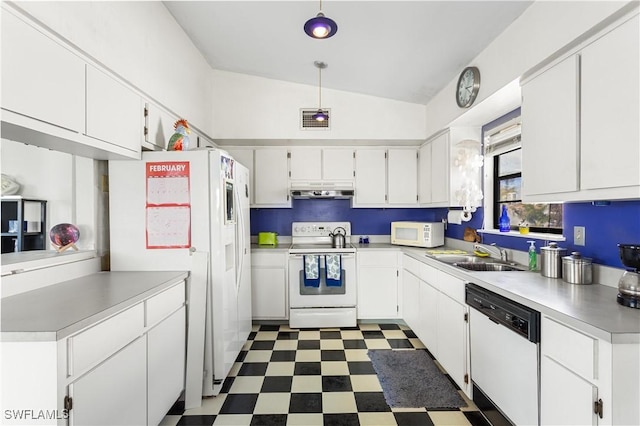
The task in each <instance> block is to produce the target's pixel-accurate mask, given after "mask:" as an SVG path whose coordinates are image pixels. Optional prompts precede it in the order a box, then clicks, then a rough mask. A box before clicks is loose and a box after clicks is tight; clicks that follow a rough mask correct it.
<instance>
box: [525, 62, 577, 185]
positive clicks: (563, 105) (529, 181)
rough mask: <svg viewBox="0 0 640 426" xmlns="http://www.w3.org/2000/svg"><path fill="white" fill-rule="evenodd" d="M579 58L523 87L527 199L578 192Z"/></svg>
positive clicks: (550, 70) (546, 72)
mask: <svg viewBox="0 0 640 426" xmlns="http://www.w3.org/2000/svg"><path fill="white" fill-rule="evenodd" d="M578 90H579V88H578V57H577V56H571V57H569V58H567V59H565V60H564V61H562V62H560V63H559V64H558V65H556V66H554V67H553V68H550V69H548V70H546V71H545V72H544V73H542V74H540V75H539V76H538V77H536V78H535V79H533V80H531V81H530V82H528V83H527V84H525V85H524V86H522V113H521V114H522V191H523V197H527V196H530V195H540V194H553V193H560V192H568V191H575V190H577V189H578V157H577V152H578V151H577V149H578V97H577V96H578V95H577V93H578Z"/></svg>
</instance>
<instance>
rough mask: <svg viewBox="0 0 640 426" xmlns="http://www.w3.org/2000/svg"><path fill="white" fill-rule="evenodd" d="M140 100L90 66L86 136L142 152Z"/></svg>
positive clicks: (133, 93) (128, 90)
mask: <svg viewBox="0 0 640 426" xmlns="http://www.w3.org/2000/svg"><path fill="white" fill-rule="evenodd" d="M141 104H142V102H141V99H140V96H139V95H138V94H136V93H135V92H134V91H133V90H130V89H128V88H127V87H125V86H124V85H123V84H121V83H120V82H118V81H116V80H115V79H113V78H112V77H110V76H109V75H107V74H105V73H104V72H103V71H100V70H99V69H97V68H95V67H93V66H91V65H87V130H86V134H87V136H91V137H93V138H96V139H100V140H102V141H105V142H109V143H113V144H115V145H118V146H121V147H123V148H126V149H130V150H131V151H134V152H136V151H137V152H140V139H141V137H140V135H141V130H142V127H141V126H140V116H141V115H142V114H143V111H144V108H143V107H142V106H141Z"/></svg>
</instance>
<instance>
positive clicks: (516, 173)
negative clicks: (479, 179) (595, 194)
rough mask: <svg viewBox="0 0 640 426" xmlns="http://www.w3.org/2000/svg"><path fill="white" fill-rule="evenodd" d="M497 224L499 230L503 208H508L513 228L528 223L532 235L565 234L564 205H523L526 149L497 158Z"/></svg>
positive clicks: (494, 199)
mask: <svg viewBox="0 0 640 426" xmlns="http://www.w3.org/2000/svg"><path fill="white" fill-rule="evenodd" d="M493 182H494V185H493V225H494V227H495V228H496V229H497V228H498V218H499V217H500V212H502V206H506V207H507V213H508V214H509V219H510V221H511V229H514V230H517V229H518V225H520V224H521V223H525V222H526V223H527V224H528V225H529V231H531V232H546V233H550V234H562V204H542V203H539V204H529V203H523V202H522V191H521V188H522V149H521V148H516V149H514V150H512V151H508V152H505V153H502V154H498V155H496V156H495V157H494V161H493Z"/></svg>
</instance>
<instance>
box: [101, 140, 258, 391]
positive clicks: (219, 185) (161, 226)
mask: <svg viewBox="0 0 640 426" xmlns="http://www.w3.org/2000/svg"><path fill="white" fill-rule="evenodd" d="M109 216H110V228H111V229H110V237H111V270H113V271H125V270H156V271H157V270H189V271H191V278H190V279H191V280H195V279H197V277H198V276H202V277H203V278H202V279H201V281H200V282H201V283H202V285H201V288H202V292H201V294H202V295H203V296H204V294H205V291H204V288H205V287H206V303H202V300H201V297H198V300H191V298H189V304H188V306H189V307H190V308H191V307H194V308H193V309H190V311H192V312H190V313H189V318H195V317H198V315H194V316H192V313H193V311H194V310H195V309H196V308H195V307H196V306H202V309H201V310H202V311H204V310H205V309H206V312H202V313H201V315H199V318H200V319H201V320H199V321H193V322H194V323H190V324H189V329H190V330H189V335H190V336H198V337H197V339H193V340H200V341H201V340H202V339H203V336H204V342H203V343H200V344H199V345H198V344H193V343H194V342H193V341H190V342H188V348H189V347H191V348H198V349H197V350H195V351H197V352H204V354H200V353H195V354H194V353H187V357H188V359H196V360H197V361H196V363H197V365H196V367H195V369H194V370H195V371H196V372H197V373H198V374H192V375H191V377H190V375H189V371H190V367H189V361H188V362H187V382H188V383H187V389H189V380H192V379H193V377H196V380H198V379H199V377H201V376H202V377H203V379H202V381H203V383H202V395H204V396H210V395H217V394H218V393H219V392H220V389H221V387H222V383H223V381H224V379H225V377H226V376H227V374H228V373H229V370H230V369H231V367H232V366H233V364H234V362H235V360H236V357H237V355H238V354H239V352H240V350H241V349H242V346H243V345H244V343H245V342H246V339H247V337H248V335H249V333H250V332H251V259H250V254H251V247H250V234H249V233H250V229H249V171H248V169H247V168H246V167H244V166H243V165H241V164H240V163H238V162H237V161H234V159H233V158H232V157H231V156H229V155H228V154H227V153H225V152H224V151H220V150H217V149H197V150H192V151H171V152H143V153H142V160H141V161H132V160H126V161H109ZM196 259H201V260H198V261H197V262H200V263H199V264H198V265H197V266H196V263H197V262H196ZM203 264H204V265H203ZM193 284H194V283H193V282H192V285H190V287H189V288H190V289H191V291H194V289H195V288H197V287H196V286H195V285H193ZM194 294H195V293H194ZM190 295H191V293H190V294H189V295H188V296H190ZM195 298H196V296H195V295H194V299H195ZM188 351H189V350H188ZM203 358H204V359H203ZM203 364H204V372H202V369H201V366H202V365H203ZM192 371H193V370H192ZM201 373H202V374H201ZM200 374H201V376H200ZM192 381H193V380H192ZM194 392H197V393H199V390H198V384H197V383H196V386H195V390H194ZM197 396H198V398H199V397H200V395H199V394H198V395H197ZM199 402H200V401H199V400H198V403H199Z"/></svg>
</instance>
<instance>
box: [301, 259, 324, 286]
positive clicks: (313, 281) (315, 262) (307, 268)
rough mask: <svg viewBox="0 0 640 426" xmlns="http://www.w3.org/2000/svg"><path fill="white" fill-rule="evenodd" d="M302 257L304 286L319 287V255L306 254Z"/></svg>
mask: <svg viewBox="0 0 640 426" xmlns="http://www.w3.org/2000/svg"><path fill="white" fill-rule="evenodd" d="M303 259H304V285H305V287H320V256H318V255H307V256H303Z"/></svg>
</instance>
